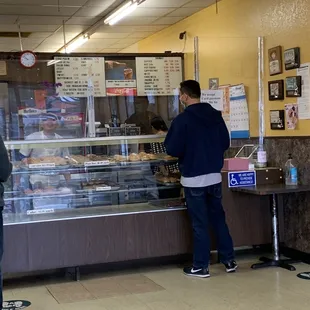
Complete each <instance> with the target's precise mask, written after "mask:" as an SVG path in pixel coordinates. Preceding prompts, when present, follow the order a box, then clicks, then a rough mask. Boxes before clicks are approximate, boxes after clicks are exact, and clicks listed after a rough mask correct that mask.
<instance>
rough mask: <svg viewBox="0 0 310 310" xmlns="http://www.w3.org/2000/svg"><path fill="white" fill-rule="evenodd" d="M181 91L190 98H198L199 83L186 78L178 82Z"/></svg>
mask: <svg viewBox="0 0 310 310" xmlns="http://www.w3.org/2000/svg"><path fill="white" fill-rule="evenodd" d="M180 90H181V93H183V94H186V95H188V96H189V97H190V98H192V99H200V97H201V89H200V84H199V83H198V82H197V81H194V80H187V81H184V82H182V83H181V84H180Z"/></svg>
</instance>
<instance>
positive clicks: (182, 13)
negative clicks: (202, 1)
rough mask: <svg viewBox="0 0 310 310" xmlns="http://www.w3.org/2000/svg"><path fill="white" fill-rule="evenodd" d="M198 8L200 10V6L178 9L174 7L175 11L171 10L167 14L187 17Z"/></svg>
mask: <svg viewBox="0 0 310 310" xmlns="http://www.w3.org/2000/svg"><path fill="white" fill-rule="evenodd" d="M200 10H201V8H180V9H176V10H175V11H173V12H171V13H170V14H168V15H167V16H172V17H181V16H182V17H188V16H191V15H193V14H195V13H197V12H198V11H200Z"/></svg>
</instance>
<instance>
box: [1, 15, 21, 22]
mask: <svg viewBox="0 0 310 310" xmlns="http://www.w3.org/2000/svg"><path fill="white" fill-rule="evenodd" d="M17 18H18V16H17V15H0V24H14V23H15V21H16V20H17Z"/></svg>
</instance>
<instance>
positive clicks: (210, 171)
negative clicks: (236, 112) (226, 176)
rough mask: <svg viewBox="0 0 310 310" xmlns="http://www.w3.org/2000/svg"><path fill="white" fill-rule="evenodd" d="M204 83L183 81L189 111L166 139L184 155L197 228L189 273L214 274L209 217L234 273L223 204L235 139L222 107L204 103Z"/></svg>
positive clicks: (183, 171)
mask: <svg viewBox="0 0 310 310" xmlns="http://www.w3.org/2000/svg"><path fill="white" fill-rule="evenodd" d="M200 96H201V89H200V85H199V83H198V82H196V81H193V80H189V81H185V82H182V83H181V85H180V101H181V103H182V104H183V105H184V106H185V111H184V112H183V113H181V114H179V115H178V116H177V117H176V118H175V120H174V121H173V122H172V124H171V127H170V130H169V132H168V134H167V137H166V140H165V146H166V149H167V153H168V154H169V155H171V156H175V157H178V158H179V168H180V171H181V174H182V178H181V183H182V185H183V186H184V191H185V198H186V203H187V208H188V213H189V215H190V218H191V222H192V227H193V233H194V259H193V266H192V267H187V268H184V273H185V274H186V275H188V276H195V277H200V278H208V277H210V273H209V261H210V238H209V233H208V232H209V222H210V223H211V224H212V226H213V229H214V231H215V233H216V236H217V242H218V251H219V255H220V258H221V262H222V263H223V264H224V265H225V267H226V271H227V272H234V271H235V270H236V269H237V264H236V262H235V260H234V249H233V242H232V238H231V236H230V233H229V229H228V226H227V224H226V220H225V212H224V209H223V206H222V176H221V170H222V168H223V163H224V152H225V151H226V150H227V149H228V148H229V145H230V139H229V133H228V130H227V127H226V125H225V122H224V120H223V118H222V115H221V112H219V111H217V110H215V109H214V108H213V107H212V106H211V105H210V104H208V103H201V102H200Z"/></svg>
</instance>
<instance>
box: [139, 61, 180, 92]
mask: <svg viewBox="0 0 310 310" xmlns="http://www.w3.org/2000/svg"><path fill="white" fill-rule="evenodd" d="M136 65H137V89H138V96H146V95H153V96H173V95H174V90H175V89H176V88H179V86H180V83H181V82H182V59H181V57H137V58H136Z"/></svg>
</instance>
